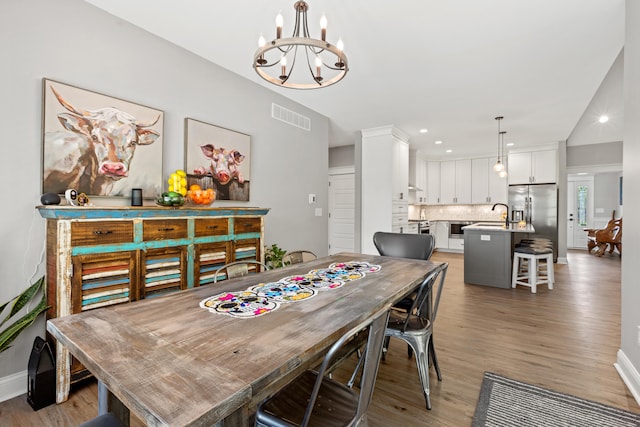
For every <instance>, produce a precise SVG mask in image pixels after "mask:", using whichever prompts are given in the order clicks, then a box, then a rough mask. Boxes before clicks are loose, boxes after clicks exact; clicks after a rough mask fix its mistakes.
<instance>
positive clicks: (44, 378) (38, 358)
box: [27, 337, 56, 411]
mask: <svg viewBox="0 0 640 427" xmlns="http://www.w3.org/2000/svg"><path fill="white" fill-rule="evenodd" d="M27 375H28V381H29V382H28V384H27V402H28V403H29V405H31V407H32V408H33V410H34V411H37V410H38V409H42V408H44V407H45V406H49V405H51V404H52V403H55V401H56V364H55V361H54V360H53V353H52V351H51V347H50V346H49V343H48V342H47V341H45V340H44V339H42V338H40V337H36V339H35V340H34V341H33V348H32V349H31V355H30V356H29V366H28V368H27Z"/></svg>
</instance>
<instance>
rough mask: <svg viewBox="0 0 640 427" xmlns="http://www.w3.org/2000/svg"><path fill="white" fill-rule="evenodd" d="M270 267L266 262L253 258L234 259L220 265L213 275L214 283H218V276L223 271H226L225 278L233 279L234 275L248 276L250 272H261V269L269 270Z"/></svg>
mask: <svg viewBox="0 0 640 427" xmlns="http://www.w3.org/2000/svg"><path fill="white" fill-rule="evenodd" d="M267 270H269V267H267V265H266V264H264V263H262V262H260V261H256V260H252V259H247V260H242V261H234V262H230V263H228V264H225V265H223V266H221V267H218V268H217V269H216V270H215V272H214V275H213V283H218V276H220V274H221V273H225V279H233V278H234V277H242V276H246V275H248V274H249V273H252V272H253V273H259V272H260V271H267Z"/></svg>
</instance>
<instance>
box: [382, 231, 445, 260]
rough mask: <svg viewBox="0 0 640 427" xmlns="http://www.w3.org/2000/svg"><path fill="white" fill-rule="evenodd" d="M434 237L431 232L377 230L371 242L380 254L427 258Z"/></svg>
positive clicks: (431, 252)
mask: <svg viewBox="0 0 640 427" xmlns="http://www.w3.org/2000/svg"><path fill="white" fill-rule="evenodd" d="M434 243H435V239H434V237H433V236H432V235H431V234H405V233H387V232H384V231H377V232H376V233H375V234H374V235H373V244H374V245H375V246H376V249H378V252H379V253H380V255H384V256H394V257H399V258H413V259H427V260H428V259H429V258H431V254H433V248H434V246H435V245H434Z"/></svg>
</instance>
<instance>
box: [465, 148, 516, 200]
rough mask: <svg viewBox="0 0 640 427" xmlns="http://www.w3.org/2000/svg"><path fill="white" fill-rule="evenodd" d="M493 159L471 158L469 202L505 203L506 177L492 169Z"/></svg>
mask: <svg viewBox="0 0 640 427" xmlns="http://www.w3.org/2000/svg"><path fill="white" fill-rule="evenodd" d="M494 163H495V159H493V158H480V159H473V160H471V203H474V204H483V203H506V202H507V189H508V186H507V179H506V178H500V175H498V172H496V171H494V170H493V165H494Z"/></svg>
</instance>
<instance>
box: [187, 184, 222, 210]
mask: <svg viewBox="0 0 640 427" xmlns="http://www.w3.org/2000/svg"><path fill="white" fill-rule="evenodd" d="M215 200H216V191H215V190H214V189H213V188H206V189H203V188H202V187H200V186H199V185H198V184H192V185H191V186H189V189H188V190H187V201H188V202H189V203H191V204H194V205H203V206H207V205H210V204H212V203H213V202H214V201H215Z"/></svg>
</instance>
